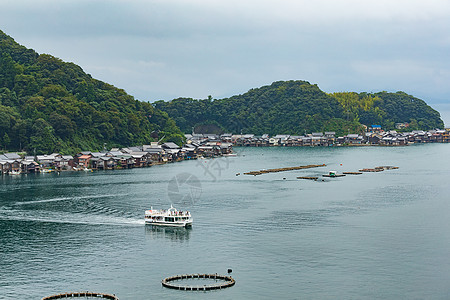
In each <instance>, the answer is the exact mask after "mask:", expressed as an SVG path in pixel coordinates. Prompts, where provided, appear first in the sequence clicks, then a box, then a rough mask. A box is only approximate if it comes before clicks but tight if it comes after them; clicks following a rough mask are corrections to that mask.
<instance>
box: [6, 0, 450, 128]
mask: <svg viewBox="0 0 450 300" xmlns="http://www.w3.org/2000/svg"><path fill="white" fill-rule="evenodd" d="M0 9H1V17H0V29H1V30H3V31H4V32H5V33H6V34H8V35H10V36H12V37H13V38H14V39H15V40H16V41H17V42H18V43H20V44H22V45H25V46H26V47H28V48H32V49H34V50H36V51H37V52H38V53H48V54H52V55H54V56H56V57H59V58H61V59H63V60H65V61H70V62H74V63H76V64H78V65H80V66H81V67H82V68H83V69H84V71H86V72H87V73H89V74H91V75H92V76H93V77H94V78H97V79H99V80H102V81H105V82H108V83H111V84H113V85H115V86H117V87H119V88H123V89H125V90H126V91H127V92H128V93H129V94H131V95H133V96H134V97H135V98H136V99H139V100H142V101H151V102H153V101H155V100H159V99H163V100H171V99H174V98H177V97H192V98H197V99H204V98H207V97H208V95H212V96H213V98H224V97H229V96H232V95H235V94H242V93H244V92H246V91H248V90H249V89H251V88H256V87H260V86H263V85H268V84H270V83H272V82H273V81H277V80H291V79H292V80H307V81H309V82H311V83H315V84H317V85H318V86H319V87H320V88H321V89H322V90H324V91H325V92H339V91H355V92H362V91H366V92H378V91H383V90H385V91H390V92H395V91H399V90H401V91H405V92H406V93H408V94H412V95H414V96H416V97H419V98H421V99H423V100H425V101H426V102H427V103H429V104H430V105H431V106H433V107H434V108H436V109H438V110H439V111H441V114H442V117H443V119H444V121H445V123H446V124H448V125H450V113H448V111H450V97H448V96H449V95H450V1H448V0H427V1H423V0H420V1H418V0H364V1H363V0H314V1H311V0H308V1H304V0H271V1H269V0H186V1H182V0H89V1H88V0H39V1H37V0H0Z"/></svg>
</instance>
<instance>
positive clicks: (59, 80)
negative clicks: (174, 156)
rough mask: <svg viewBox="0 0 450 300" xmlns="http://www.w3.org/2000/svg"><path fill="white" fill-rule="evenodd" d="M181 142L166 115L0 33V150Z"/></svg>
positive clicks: (67, 150) (41, 150)
mask: <svg viewBox="0 0 450 300" xmlns="http://www.w3.org/2000/svg"><path fill="white" fill-rule="evenodd" d="M162 137H164V140H172V141H174V142H177V143H181V141H182V138H183V136H182V133H181V131H180V130H179V128H178V127H177V126H176V124H175V122H174V121H173V120H172V119H171V118H169V117H168V115H167V113H165V112H162V111H160V110H158V109H155V108H154V107H153V106H152V105H151V104H149V103H147V102H141V101H138V100H135V99H134V98H133V97H132V96H130V95H128V94H127V93H126V92H125V91H124V90H121V89H118V88H116V87H114V86H112V85H109V84H107V83H104V82H102V81H99V80H96V79H93V78H92V77H91V76H90V75H88V74H86V73H85V72H83V70H82V69H81V68H80V67H79V66H77V65H75V64H73V63H67V62H63V61H62V60H60V59H58V58H56V57H53V56H51V55H47V54H38V53H36V52H35V51H34V50H31V49H27V48H25V47H23V46H21V45H19V44H18V43H16V42H15V41H14V40H13V39H12V38H11V37H9V36H7V35H6V34H4V33H3V32H2V31H0V148H7V149H9V150H22V149H23V150H25V151H28V152H29V153H51V152H61V153H75V152H77V151H80V150H92V151H93V150H99V149H102V148H103V146H104V144H106V145H107V146H108V147H111V146H132V145H137V144H145V143H150V141H153V140H154V139H155V138H162Z"/></svg>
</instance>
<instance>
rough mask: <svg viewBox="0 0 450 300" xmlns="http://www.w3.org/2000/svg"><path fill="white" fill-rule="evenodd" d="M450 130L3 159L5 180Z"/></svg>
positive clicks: (403, 139) (199, 138)
mask: <svg viewBox="0 0 450 300" xmlns="http://www.w3.org/2000/svg"><path fill="white" fill-rule="evenodd" d="M448 142H450V130H449V129H446V130H430V131H419V130H417V131H411V132H397V131H383V130H382V129H381V127H380V126H372V127H370V128H369V130H368V131H367V132H366V133H365V134H364V135H360V134H347V135H345V136H341V137H336V134H335V132H325V133H322V132H315V133H311V134H305V135H303V136H297V135H275V136H272V137H270V136H269V135H268V134H264V135H261V136H256V135H254V134H239V135H236V134H231V133H226V134H221V135H216V134H186V144H185V145H183V146H182V147H180V146H178V145H177V144H175V143H172V142H167V143H164V144H162V145H159V144H158V143H151V144H150V145H142V146H138V147H129V148H121V149H119V148H113V149H111V150H110V151H106V150H105V151H103V152H90V151H84V152H80V153H78V154H76V155H75V156H71V155H61V154H59V153H53V154H49V155H37V156H25V155H21V154H19V153H5V154H2V155H0V174H11V175H14V174H23V173H37V172H49V171H50V170H54V171H63V170H112V169H124V168H127V169H128V168H141V167H149V166H152V165H155V164H163V163H168V162H175V161H180V160H186V159H197V158H199V157H205V158H208V157H218V156H222V155H229V154H231V153H232V152H233V146H252V147H269V146H286V147H290V146H311V147H312V146H342V145H382V146H402V145H409V144H414V143H448Z"/></svg>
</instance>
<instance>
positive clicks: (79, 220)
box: [0, 208, 144, 226]
mask: <svg viewBox="0 0 450 300" xmlns="http://www.w3.org/2000/svg"><path fill="white" fill-rule="evenodd" d="M40 213H41V214H40ZM0 220H5V221H24V222H43V223H60V224H83V225H113V226H141V225H144V220H142V219H138V218H130V217H123V216H112V215H95V214H83V213H64V212H45V215H44V213H42V212H39V211H26V210H18V209H7V208H6V209H5V208H1V209H0Z"/></svg>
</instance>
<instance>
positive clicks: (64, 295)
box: [41, 292, 119, 300]
mask: <svg viewBox="0 0 450 300" xmlns="http://www.w3.org/2000/svg"><path fill="white" fill-rule="evenodd" d="M74 297H76V298H83V299H94V298H95V299H98V298H103V299H110V300H119V298H118V297H116V295H111V294H105V293H95V292H69V293H62V294H55V295H51V296H47V297H44V298H42V299H41V300H51V299H62V298H74Z"/></svg>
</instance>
